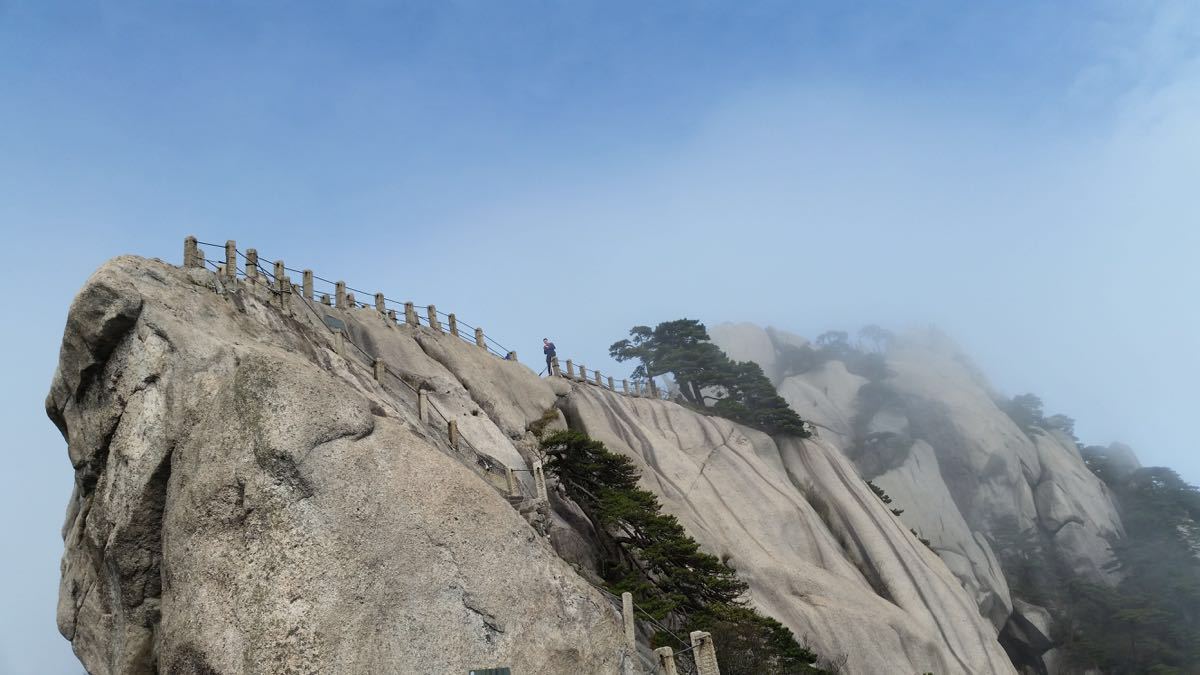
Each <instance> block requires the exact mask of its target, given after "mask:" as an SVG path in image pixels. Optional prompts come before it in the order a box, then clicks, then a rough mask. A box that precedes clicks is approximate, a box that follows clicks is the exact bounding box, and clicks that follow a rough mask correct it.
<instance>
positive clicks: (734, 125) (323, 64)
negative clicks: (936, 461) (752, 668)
mask: <svg viewBox="0 0 1200 675" xmlns="http://www.w3.org/2000/svg"><path fill="white" fill-rule="evenodd" d="M568 4H569V6H568V7H554V6H550V5H542V4H535V3H527V4H521V5H515V4H509V3H505V4H504V5H503V6H501V5H499V4H490V3H445V4H430V5H414V4H400V5H399V6H392V5H391V4H390V3H379V2H355V3H348V4H347V5H346V6H345V8H343V9H340V10H338V11H336V12H333V11H331V10H329V9H327V7H329V5H328V3H312V2H309V3H282V2H267V3H255V8H254V9H249V8H241V9H237V10H234V9H232V8H228V7H217V6H216V5H214V4H212V3H165V4H163V3H149V2H146V3H140V2H125V3H117V2H78V3H54V2H23V1H17V2H11V1H10V2H5V3H0V91H2V92H3V93H2V94H0V228H2V229H3V235H4V240H5V243H6V245H7V246H8V251H7V255H6V256H5V258H6V263H5V264H6V267H7V282H8V298H9V306H8V309H7V310H6V312H5V316H6V320H5V326H6V330H5V331H4V337H3V341H4V343H3V344H4V351H5V353H6V354H8V356H9V359H8V362H7V364H6V365H7V367H6V369H5V382H6V384H5V386H4V388H3V397H4V399H3V403H4V405H3V408H2V410H3V413H2V414H3V416H4V419H3V421H4V426H5V429H6V430H7V445H8V451H7V453H6V460H7V464H6V467H5V471H4V476H5V486H4V489H3V490H2V491H0V495H2V496H0V500H2V502H0V506H2V510H3V513H4V519H5V535H6V536H5V540H6V541H7V542H8V550H9V554H8V555H7V556H5V559H4V561H3V562H0V577H2V578H3V579H4V584H5V598H6V599H7V601H8V602H7V603H6V609H5V611H4V613H3V616H2V619H0V620H2V622H3V624H2V625H0V672H4V673H10V672H11V673H32V672H38V673H78V672H80V670H81V669H80V667H79V665H78V663H77V662H76V661H75V659H74V657H73V656H72V655H71V653H70V648H69V644H68V643H67V641H66V640H64V639H62V638H61V637H60V636H59V635H58V633H57V630H56V628H55V625H54V608H55V602H56V600H55V597H56V593H57V580H58V558H59V555H60V554H61V550H62V542H61V539H60V537H59V533H58V528H59V526H60V525H61V520H62V516H63V513H64V510H65V506H66V503H67V498H68V495H69V493H70V489H71V481H72V472H71V467H70V463H69V462H68V459H67V455H66V448H65V443H64V442H63V440H62V438H61V436H60V435H59V434H58V432H57V430H56V429H54V427H53V425H52V424H51V423H50V422H49V420H47V419H46V417H45V414H44V412H43V410H42V402H43V399H44V396H45V393H46V391H47V387H48V385H49V382H50V377H51V374H52V372H53V369H54V365H55V359H56V355H57V350H58V342H59V339H60V336H61V332H62V327H63V321H64V318H65V316H66V311H67V308H68V306H69V304H70V301H71V298H72V297H73V295H74V293H75V291H76V290H78V288H79V287H80V286H81V285H82V283H83V282H84V280H85V279H86V278H87V277H88V275H89V274H90V273H91V272H92V271H93V270H94V269H95V268H96V267H97V266H99V265H100V264H101V263H102V262H103V261H104V260H106V259H108V258H109V257H111V256H114V255H118V254H124V253H132V254H137V255H142V256H147V257H161V258H163V259H165V260H168V261H171V262H173V263H179V261H180V259H181V255H182V240H183V237H184V236H186V235H188V234H195V235H196V236H198V237H199V238H200V239H201V240H203V241H212V242H224V241H225V239H236V240H237V241H238V242H239V245H240V246H242V247H257V248H258V250H259V251H260V254H261V255H262V256H264V257H266V258H268V259H272V258H274V257H282V258H283V259H284V260H285V261H287V263H288V264H289V266H295V267H311V268H313V269H314V270H316V271H317V273H318V274H320V275H322V276H326V277H329V278H343V279H346V280H347V281H348V282H350V283H351V285H353V286H356V287H359V288H363V289H371V290H376V289H378V290H383V291H385V292H386V293H387V294H388V295H389V297H395V298H399V299H412V300H415V301H417V302H418V303H421V304H424V303H427V302H433V303H436V304H437V305H438V306H439V308H442V309H444V310H447V311H454V312H456V313H457V314H458V315H459V316H460V317H461V318H463V319H464V320H466V321H468V322H470V323H472V324H477V325H481V326H483V327H484V328H485V329H486V330H487V332H488V334H489V335H492V336H493V337H495V339H497V340H498V341H499V342H500V343H502V344H504V345H505V346H507V347H509V348H511V349H515V350H516V351H517V352H518V353H519V355H520V357H521V358H522V360H524V361H525V362H527V363H528V364H530V366H531V367H532V368H534V369H535V370H539V369H540V368H541V366H542V364H541V362H540V361H541V354H540V350H539V349H538V348H539V346H540V341H541V338H542V337H544V336H549V337H551V338H552V339H554V340H555V342H556V343H557V344H558V347H559V351H560V355H562V356H563V357H570V358H574V359H576V360H577V361H582V362H583V363H585V364H587V365H588V366H589V367H590V368H597V367H598V368H600V369H601V370H602V371H603V372H605V373H606V374H607V373H612V374H616V375H618V376H619V375H620V374H622V373H626V372H628V368H627V367H625V366H622V365H617V364H614V363H612V362H611V361H610V360H609V359H608V358H607V347H608V345H609V344H610V343H612V342H613V341H615V340H617V339H620V338H622V337H624V335H625V333H626V331H627V330H628V329H629V327H631V326H633V325H635V324H647V323H648V324H653V323H656V322H659V321H664V320H668V319H674V318H680V317H685V316H686V317H690V318H698V319H701V320H703V321H705V322H706V323H708V324H710V325H712V324H715V323H720V322H723V321H750V322H755V323H759V324H764V325H773V326H778V327H780V328H785V329H788V330H791V331H794V332H797V333H801V334H805V335H808V336H810V337H813V336H815V335H817V334H819V333H820V332H823V331H824V330H828V329H843V330H850V331H855V330H857V329H858V328H859V327H860V326H862V325H864V324H867V323H878V324H881V325H884V326H887V327H889V328H892V329H894V330H903V329H904V328H906V327H922V326H926V325H929V324H935V325H937V326H939V327H940V328H941V329H943V330H944V331H945V332H947V333H948V334H950V335H951V336H952V337H954V338H955V339H956V340H957V341H958V342H959V343H960V344H961V345H962V346H963V348H964V350H965V351H966V352H967V353H969V354H971V355H972V356H973V358H974V359H975V360H976V362H977V363H978V364H979V365H980V367H981V368H982V369H983V370H984V371H985V372H986V373H987V374H988V375H989V376H990V378H991V380H992V382H993V383H994V384H995V385H996V387H997V388H998V390H999V391H1000V392H1002V393H1005V394H1015V393H1022V392H1027V391H1028V392H1033V393H1036V394H1038V395H1040V396H1041V397H1042V398H1043V399H1044V401H1045V404H1046V410H1047V413H1060V412H1061V413H1065V414H1068V415H1070V416H1072V417H1074V418H1076V420H1077V426H1076V430H1077V433H1078V435H1079V436H1080V438H1081V439H1082V440H1083V441H1084V442H1086V443H1096V444H1107V443H1108V442H1110V441H1114V440H1120V441H1124V442H1127V443H1129V444H1130V445H1132V446H1133V447H1134V448H1135V450H1136V451H1137V452H1138V454H1139V456H1140V457H1141V459H1142V461H1143V463H1144V464H1160V465H1167V466H1170V467H1173V468H1175V469H1177V470H1179V471H1180V472H1181V473H1182V474H1183V475H1184V477H1185V478H1186V479H1188V480H1189V481H1190V482H1193V483H1196V482H1200V459H1197V455H1196V452H1195V446H1194V443H1193V440H1192V438H1193V434H1194V430H1193V420H1194V407H1195V404H1196V397H1195V394H1194V391H1195V386H1196V382H1197V381H1198V380H1200V355H1197V351H1196V346H1197V343H1198V338H1200V319H1198V318H1197V314H1196V310H1195V307H1196V300H1195V294H1196V290H1197V288H1198V286H1200V284H1198V282H1200V273H1198V272H1197V267H1196V264H1195V261H1194V258H1195V256H1196V254H1197V250H1198V244H1200V228H1198V225H1200V223H1197V208H1196V188H1195V183H1196V176H1197V175H1198V174H1200V133H1198V132H1200V123H1198V122H1197V120H1196V116H1195V111H1196V110H1197V109H1200V55H1198V53H1197V45H1200V40H1198V39H1197V38H1200V12H1198V9H1200V7H1198V6H1197V5H1196V4H1195V3H1189V2H1178V3H1171V2H1154V3H1149V2H1147V3H1112V4H1109V3H1097V4H1092V5H1091V6H1090V7H1087V8H1085V7H1084V6H1083V5H1082V4H1079V3H1070V4H1069V5H1067V6H1064V7H1059V8H1050V7H1045V6H1043V3H1028V4H1026V3H1012V2H995V3H972V6H971V7H970V8H969V9H968V8H964V7H962V6H961V5H960V3H951V2H921V3H912V4H911V5H910V6H908V7H906V8H899V7H893V6H892V3H879V4H878V5H873V4H871V3H844V2H830V3H784V2H779V3H759V4H755V5H754V6H748V5H746V4H745V3H731V4H729V5H728V6H720V5H717V4H713V3H705V4H702V5H693V4H690V3H689V4H679V5H676V6H666V5H660V6H654V7H649V6H646V5H644V4H643V3H626V4H613V3H595V4H589V3H568Z"/></svg>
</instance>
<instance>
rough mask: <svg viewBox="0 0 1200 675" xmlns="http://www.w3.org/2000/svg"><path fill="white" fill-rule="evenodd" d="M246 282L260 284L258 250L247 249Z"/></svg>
mask: <svg viewBox="0 0 1200 675" xmlns="http://www.w3.org/2000/svg"><path fill="white" fill-rule="evenodd" d="M246 281H249V282H250V283H252V284H257V283H258V249H256V248H248V249H246Z"/></svg>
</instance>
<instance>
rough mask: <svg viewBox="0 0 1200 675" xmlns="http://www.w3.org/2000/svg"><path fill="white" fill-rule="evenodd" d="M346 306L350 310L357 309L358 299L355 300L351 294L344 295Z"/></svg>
mask: <svg viewBox="0 0 1200 675" xmlns="http://www.w3.org/2000/svg"><path fill="white" fill-rule="evenodd" d="M346 306H347V307H349V308H350V309H358V298H355V297H354V294H353V293H347V294H346Z"/></svg>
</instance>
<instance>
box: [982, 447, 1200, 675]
mask: <svg viewBox="0 0 1200 675" xmlns="http://www.w3.org/2000/svg"><path fill="white" fill-rule="evenodd" d="M1088 463H1089V467H1090V468H1092V470H1093V471H1094V472H1095V473H1096V475H1097V476H1099V477H1100V478H1101V479H1102V480H1104V482H1105V483H1106V484H1107V485H1108V487H1109V488H1110V489H1111V490H1112V492H1113V495H1114V496H1115V497H1116V498H1117V502H1118V504H1119V505H1120V511H1121V519H1122V521H1123V523H1124V525H1125V533H1126V534H1125V537H1124V538H1123V539H1121V540H1119V541H1116V542H1114V543H1113V545H1112V550H1113V555H1114V563H1113V565H1112V571H1115V572H1116V573H1118V574H1119V578H1120V581H1119V582H1118V583H1117V584H1116V585H1115V586H1107V585H1103V584H1096V583H1091V582H1088V581H1085V580H1082V579H1080V578H1078V577H1074V576H1073V575H1071V574H1070V572H1069V571H1068V570H1067V569H1066V568H1065V566H1063V565H1062V564H1061V562H1060V561H1058V560H1057V559H1056V558H1055V556H1053V555H1052V554H1049V553H1047V551H1050V550H1052V548H1051V547H1050V546H1048V545H1047V543H1048V542H1047V535H1045V534H1042V533H1039V532H1037V531H1028V532H1024V533H1022V532H1017V531H1016V528H1015V526H1014V527H1011V528H1007V529H1005V528H997V529H996V533H997V534H998V535H999V537H998V540H997V541H994V542H993V550H995V551H996V552H997V554H998V555H999V556H1000V557H1001V564H1002V566H1003V567H1004V569H1005V572H1006V575H1007V576H1008V578H1009V580H1010V586H1011V588H1012V591H1013V594H1014V595H1017V596H1019V597H1021V598H1023V599H1025V600H1028V601H1030V602H1034V603H1036V604H1039V605H1043V606H1046V607H1048V608H1051V609H1052V611H1053V612H1054V613H1055V614H1056V615H1057V617H1058V620H1057V622H1056V625H1055V628H1054V636H1053V637H1054V638H1055V640H1056V641H1058V642H1059V643H1060V644H1061V645H1062V653H1063V654H1064V656H1065V658H1066V659H1067V661H1068V663H1069V664H1070V665H1071V666H1072V667H1073V668H1077V669H1079V670H1084V669H1088V668H1098V669H1100V670H1102V671H1103V672H1106V673H1194V672H1200V558H1198V557H1197V555H1198V554H1200V527H1198V526H1197V523H1198V522H1200V490H1198V489H1197V488H1196V487H1195V486H1193V485H1189V484H1187V483H1186V482H1184V481H1183V480H1182V479H1181V478H1180V477H1179V476H1178V474H1176V473H1175V472H1174V471H1171V470H1170V469H1165V468H1160V467H1150V468H1144V469H1138V470H1136V471H1133V472H1131V473H1130V472H1120V471H1116V470H1110V468H1109V467H1107V466H1105V460H1104V459H1103V456H1102V455H1096V456H1092V458H1091V459H1090V460H1089V462H1088Z"/></svg>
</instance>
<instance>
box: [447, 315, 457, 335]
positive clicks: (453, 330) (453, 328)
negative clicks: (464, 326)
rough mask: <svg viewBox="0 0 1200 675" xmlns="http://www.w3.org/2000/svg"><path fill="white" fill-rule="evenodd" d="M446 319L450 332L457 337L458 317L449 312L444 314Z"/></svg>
mask: <svg viewBox="0 0 1200 675" xmlns="http://www.w3.org/2000/svg"><path fill="white" fill-rule="evenodd" d="M446 321H448V322H449V323H450V334H451V335H453V336H454V337H458V317H456V316H454V313H453V312H451V313H450V314H447V315H446Z"/></svg>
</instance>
